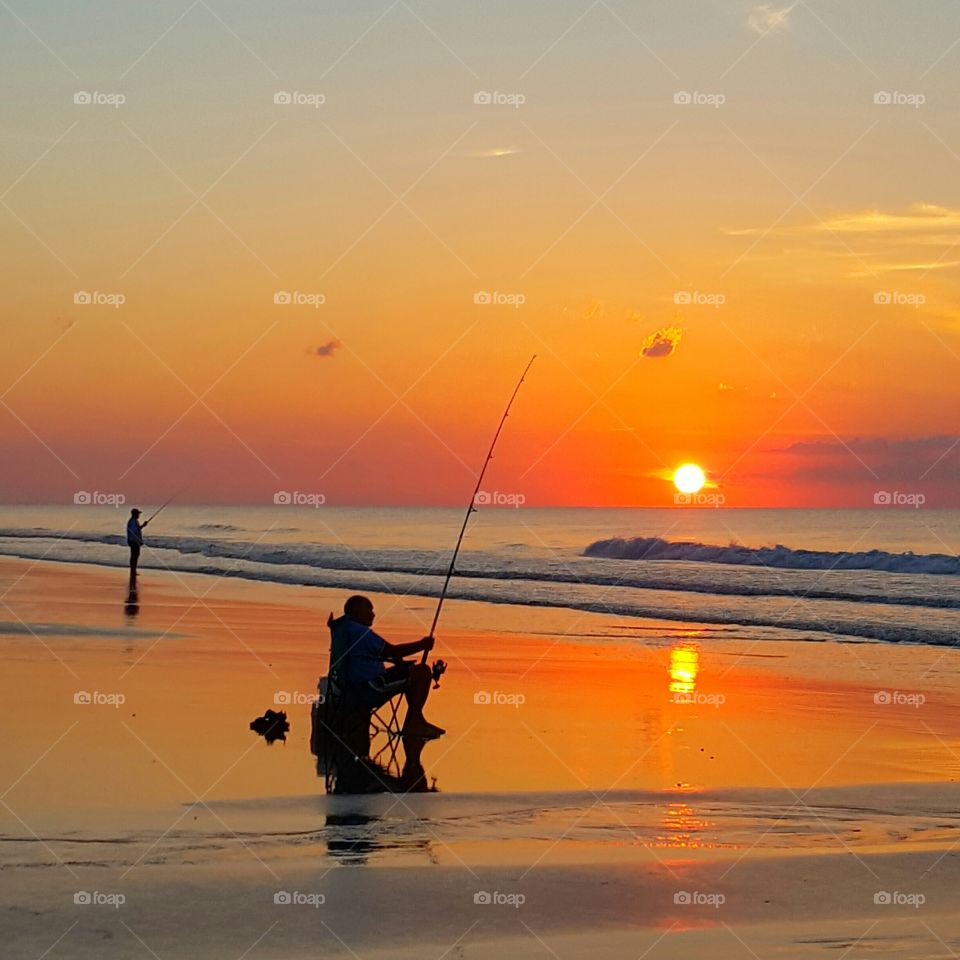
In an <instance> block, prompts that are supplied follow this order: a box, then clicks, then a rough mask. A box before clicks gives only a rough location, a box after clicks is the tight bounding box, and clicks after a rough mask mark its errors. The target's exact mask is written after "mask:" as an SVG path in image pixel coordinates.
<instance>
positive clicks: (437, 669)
mask: <svg viewBox="0 0 960 960" xmlns="http://www.w3.org/2000/svg"><path fill="white" fill-rule="evenodd" d="M430 672H431V673H432V675H433V689H434V690H438V689H439V688H440V678H441V677H442V676H443V675H444V674H445V673H446V672H447V661H446V660H434V661H433V667H432V668H431V671H430Z"/></svg>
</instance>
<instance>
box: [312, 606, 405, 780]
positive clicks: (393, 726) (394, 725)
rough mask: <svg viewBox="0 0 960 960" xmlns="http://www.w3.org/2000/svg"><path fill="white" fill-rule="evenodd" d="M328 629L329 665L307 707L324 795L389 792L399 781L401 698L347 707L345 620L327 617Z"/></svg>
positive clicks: (347, 638)
mask: <svg viewBox="0 0 960 960" xmlns="http://www.w3.org/2000/svg"><path fill="white" fill-rule="evenodd" d="M327 626H328V627H329V628H330V663H329V667H328V671H327V676H325V677H321V678H320V680H319V682H318V684H317V692H318V694H319V696H318V697H317V700H316V701H315V702H314V703H313V705H312V707H311V729H312V735H311V744H310V748H311V751H312V752H313V754H314V756H316V758H317V776H322V777H323V778H324V786H325V787H326V791H327V793H369V792H380V791H385V790H388V789H389V788H390V787H389V785H390V783H391V781H392V780H394V778H399V777H400V770H401V763H400V757H399V750H400V731H401V718H400V705H401V701H402V700H403V692H402V691H399V692H398V693H396V694H395V695H394V696H393V697H391V698H390V699H389V700H388V701H387V702H386V703H384V704H383V705H382V706H380V707H376V708H374V709H371V708H370V707H363V706H360V705H358V704H356V703H353V702H351V701H350V699H349V698H348V697H347V695H346V685H345V683H344V671H345V668H346V663H347V655H348V654H349V646H350V640H349V637H348V634H347V630H346V618H345V617H339V618H337V619H334V617H333V614H331V615H330V616H329V617H328V619H327Z"/></svg>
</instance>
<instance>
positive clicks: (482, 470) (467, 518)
mask: <svg viewBox="0 0 960 960" xmlns="http://www.w3.org/2000/svg"><path fill="white" fill-rule="evenodd" d="M536 359H537V355H536V354H534V355H533V356H532V357H531V358H530V362H529V363H528V364H527V365H526V366H525V367H524V368H523V373H522V374H521V375H520V379H519V380H518V381H517V385H516V386H515V387H514V388H513V393H511V394H510V399H509V400H508V401H507V406H506V409H505V410H504V411H503V416H502V417H501V418H500V423H498V424H497V432H496V433H495V434H494V435H493V440H492V441H491V442H490V449H489V450H488V451H487V456H486V459H485V460H484V461H483V466H482V467H481V468H480V475H479V476H478V477H477V485H476V486H475V487H474V488H473V493H472V494H471V496H470V502H469V503H468V504H467V512H466V513H465V514H464V516H463V525H462V526H461V527H460V536H459V537H457V543H456V546H454V548H453V556H452V557H451V558H450V566H449V567H447V575H446V577H444V580H443V589H442V590H441V591H440V599H439V600H438V601H437V609H436V612H435V613H434V615H433V623H431V624H430V633H429V634H428V636H430V637H433V634H434V631H435V630H436V629H437V621H438V620H439V619H440V611H441V610H442V609H443V601H444V600H445V599H446V598H447V588H448V587H449V586H450V580H451V579H452V577H453V574H454V569H455V568H456V565H457V555H458V554H459V553H460V545H461V544H462V543H463V537H464V534H466V532H467V524H468V523H469V522H470V515H471V514H472V513H475V512H476V509H477V508H476V506H475V503H476V500H477V494H478V493H479V492H480V485H481V484H482V483H483V475H484V474H485V473H486V472H487V467H488V466H489V465H490V461H491V460H492V459H493V451H494V448H495V447H496V445H497V440H498V439H499V438H500V431H501V430H503V425H504V424H505V423H506V422H507V417H508V416H510V408H511V407H512V406H513V401H514V400H515V399H516V396H517V394H518V393H519V392H520V387H522V386H523V381H524V380H525V379H526V376H527V374H528V373H529V371H530V368H531V367H532V366H533V361H534V360H536ZM420 662H421V663H426V662H427V651H426V650H424V651H423V657H422V658H421V660H420Z"/></svg>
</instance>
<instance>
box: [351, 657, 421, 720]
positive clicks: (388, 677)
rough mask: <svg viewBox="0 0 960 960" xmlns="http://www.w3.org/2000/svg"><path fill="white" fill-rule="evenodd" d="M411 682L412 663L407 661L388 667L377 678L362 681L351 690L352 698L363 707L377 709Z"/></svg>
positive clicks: (401, 691)
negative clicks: (365, 681) (366, 681)
mask: <svg viewBox="0 0 960 960" xmlns="http://www.w3.org/2000/svg"><path fill="white" fill-rule="evenodd" d="M409 682H410V664H409V663H407V662H406V661H403V662H402V663H398V664H396V665H395V666H392V667H387V669H386V670H385V671H384V672H383V673H382V674H381V675H380V676H379V677H377V679H376V680H371V681H370V682H369V683H361V684H360V685H359V686H357V687H353V688H352V689H351V690H350V698H351V699H352V700H355V701H356V702H357V703H359V704H360V705H361V706H363V707H367V708H369V709H370V710H376V709H377V707H382V706H383V705H384V704H385V703H386V702H387V701H388V700H392V699H393V698H394V697H395V696H396V695H397V694H398V693H403V692H404V691H405V690H406V689H407V684H408V683H409Z"/></svg>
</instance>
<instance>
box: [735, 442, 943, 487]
mask: <svg viewBox="0 0 960 960" xmlns="http://www.w3.org/2000/svg"><path fill="white" fill-rule="evenodd" d="M767 453H769V454H771V455H773V456H775V457H777V458H778V459H781V460H782V462H783V469H781V470H775V471H762V472H759V473H756V474H754V475H753V476H754V477H755V478H756V479H775V478H780V479H786V480H794V481H804V482H806V481H814V482H821V483H828V484H832V485H839V486H843V485H850V484H862V483H867V484H873V485H882V484H888V485H892V484H901V485H903V488H904V489H913V488H914V487H917V488H918V489H919V488H922V487H923V486H925V485H927V484H929V485H930V486H931V487H936V486H938V485H939V486H942V485H943V484H948V485H950V486H951V487H952V486H953V485H955V484H956V483H960V436H958V435H954V434H933V435H928V436H918V437H844V438H837V437H823V438H818V439H814V440H799V441H797V442H795V443H790V444H788V445H787V446H783V447H773V448H769V449H768V450H767Z"/></svg>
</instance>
